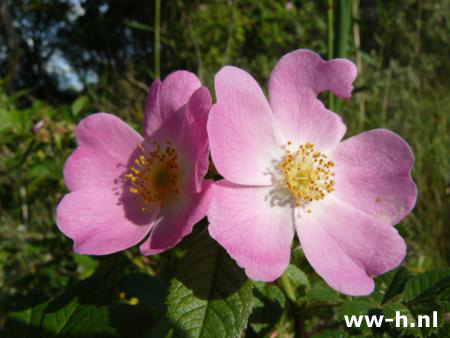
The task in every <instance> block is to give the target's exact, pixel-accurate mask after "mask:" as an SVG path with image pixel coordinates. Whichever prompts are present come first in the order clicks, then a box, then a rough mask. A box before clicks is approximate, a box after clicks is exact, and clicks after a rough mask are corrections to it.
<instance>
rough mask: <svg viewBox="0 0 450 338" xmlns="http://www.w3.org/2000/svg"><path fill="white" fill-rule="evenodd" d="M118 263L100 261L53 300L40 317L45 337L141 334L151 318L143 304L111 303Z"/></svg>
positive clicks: (119, 268) (115, 260)
mask: <svg viewBox="0 0 450 338" xmlns="http://www.w3.org/2000/svg"><path fill="white" fill-rule="evenodd" d="M121 271H122V269H121V265H120V262H118V261H117V259H116V258H115V257H114V256H111V257H107V258H106V259H104V260H103V261H101V263H100V266H99V268H98V269H97V271H96V272H95V274H94V275H93V276H92V277H90V278H88V279H86V280H83V281H81V282H80V283H78V284H77V285H76V286H74V287H73V288H71V289H68V290H67V291H66V292H64V293H63V294H62V295H61V296H59V297H57V298H56V299H54V300H52V301H51V302H50V303H49V305H48V306H47V308H46V310H45V314H44V317H43V320H42V328H41V330H42V331H41V332H42V335H43V336H45V337H46V338H47V337H142V336H143V335H144V334H145V333H146V332H148V331H149V330H150V328H151V324H152V322H153V318H152V317H151V316H150V314H149V313H148V312H147V310H146V307H145V306H142V305H136V306H132V305H128V304H114V301H115V300H116V298H117V297H116V291H117V281H118V279H119V277H120V274H121Z"/></svg>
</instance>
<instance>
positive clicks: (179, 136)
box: [144, 87, 211, 193]
mask: <svg viewBox="0 0 450 338" xmlns="http://www.w3.org/2000/svg"><path fill="white" fill-rule="evenodd" d="M210 107H211V96H210V95H209V91H208V89H207V88H205V87H201V88H199V89H197V90H196V91H195V92H194V94H193V95H192V97H191V98H190V100H189V101H188V104H186V105H185V106H183V107H182V108H181V109H179V110H178V111H176V112H175V113H173V114H172V115H171V117H169V118H168V119H166V120H164V123H163V124H162V125H161V127H160V128H159V129H158V130H157V131H155V132H154V133H153V134H152V135H149V136H147V137H146V138H145V142H144V146H145V147H146V148H147V150H148V151H149V152H150V151H152V150H153V147H154V145H153V143H154V142H156V143H158V144H160V145H166V144H167V142H170V144H171V146H172V147H173V148H174V149H175V151H176V153H177V157H178V165H179V166H180V174H181V176H180V181H181V186H180V187H179V188H180V189H182V190H187V191H189V192H192V193H196V192H199V191H200V190H201V188H202V181H203V177H204V176H205V175H206V173H207V171H208V164H209V163H208V156H209V148H208V137H207V133H206V121H207V117H208V112H209V108H210Z"/></svg>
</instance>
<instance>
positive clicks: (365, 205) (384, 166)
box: [333, 129, 417, 225]
mask: <svg viewBox="0 0 450 338" xmlns="http://www.w3.org/2000/svg"><path fill="white" fill-rule="evenodd" d="M333 158H334V162H335V168H334V171H335V173H336V184H335V188H336V191H335V193H334V194H335V196H336V197H337V198H339V199H342V200H344V201H346V202H347V203H349V204H351V205H353V206H354V207H356V208H358V209H360V210H361V211H364V212H366V213H368V214H370V215H373V216H375V217H377V218H379V219H380V220H381V221H383V222H385V223H389V224H392V225H393V224H396V223H398V222H399V221H400V220H402V219H403V218H404V217H405V216H406V215H407V214H408V213H409V212H410V211H411V210H412V208H413V207H414V205H415V202H416V198H417V189H416V185H415V184H414V182H413V180H412V179H411V169H412V166H413V162H414V157H413V154H412V152H411V149H410V147H409V145H408V144H407V143H406V142H405V141H404V140H403V139H402V138H401V137H400V136H398V135H396V134H394V133H393V132H391V131H389V130H386V129H376V130H371V131H368V132H365V133H362V134H359V135H357V136H354V137H352V138H350V139H348V140H346V141H344V142H342V143H341V144H340V145H339V146H338V147H337V149H336V153H335V154H334V155H333Z"/></svg>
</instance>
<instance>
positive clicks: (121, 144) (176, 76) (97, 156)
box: [56, 71, 212, 255]
mask: <svg viewBox="0 0 450 338" xmlns="http://www.w3.org/2000/svg"><path fill="white" fill-rule="evenodd" d="M210 107H211V97H210V95H209V91H208V89H207V88H205V87H201V83H200V81H199V80H198V78H197V77H196V76H195V75H194V74H192V73H189V72H187V71H177V72H174V73H172V74H170V75H169V76H168V77H167V78H166V79H165V80H164V81H163V82H162V83H161V81H159V80H156V81H155V82H154V83H153V85H152V86H151V88H150V91H149V96H148V99H147V104H146V107H145V120H144V128H145V134H144V137H142V136H140V135H139V134H138V133H137V132H135V131H134V130H133V129H132V128H131V127H129V126H128V125H127V124H125V123H124V122H123V121H122V120H120V119H119V118H117V117H115V116H114V115H111V114H106V113H98V114H94V115H91V116H89V117H87V118H85V119H84V120H82V121H81V122H80V123H79V124H78V126H77V130H76V135H77V141H78V148H77V149H76V151H75V152H74V153H73V154H72V155H71V156H70V157H69V158H68V160H67V162H66V164H65V167H64V180H65V183H66V186H67V187H68V189H69V191H70V192H69V193H68V194H67V195H65V196H64V198H63V199H62V201H61V202H60V204H59V205H58V208H57V210H56V222H57V225H58V227H59V229H60V230H61V231H62V232H63V233H64V234H65V235H67V236H68V237H70V238H72V239H73V240H74V250H75V251H76V252H79V253H84V254H91V255H104V254H110V253H113V252H117V251H121V250H124V249H127V248H129V247H131V246H133V245H136V244H137V243H139V242H141V241H142V240H144V238H145V237H146V236H147V235H148V234H149V233H150V235H149V236H148V237H147V238H146V239H145V241H144V242H143V243H142V244H141V246H140V249H141V252H142V253H143V254H144V255H151V254H156V253H159V252H162V251H165V250H167V249H169V248H171V247H173V246H174V245H175V244H177V243H178V242H179V241H180V240H181V238H183V237H184V236H186V235H187V234H189V233H190V232H191V231H192V227H193V226H194V224H195V223H197V222H198V221H200V220H201V219H202V218H203V217H204V216H205V214H206V210H207V209H208V206H209V204H210V201H211V198H212V181H210V180H203V178H204V176H205V174H206V172H207V170H208V152H209V148H208V138H207V133H206V121H207V117H208V112H209V109H210Z"/></svg>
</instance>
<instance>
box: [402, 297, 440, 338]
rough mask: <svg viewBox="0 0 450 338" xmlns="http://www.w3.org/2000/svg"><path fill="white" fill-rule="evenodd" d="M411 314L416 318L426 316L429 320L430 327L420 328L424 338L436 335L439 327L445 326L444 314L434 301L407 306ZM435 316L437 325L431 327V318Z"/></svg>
mask: <svg viewBox="0 0 450 338" xmlns="http://www.w3.org/2000/svg"><path fill="white" fill-rule="evenodd" d="M408 308H409V309H410V310H411V313H412V314H413V315H414V316H415V317H416V318H418V316H428V317H429V318H430V327H425V326H424V325H423V326H422V327H421V328H420V330H421V332H422V335H423V336H424V337H429V336H430V335H431V334H433V333H436V332H437V331H438V330H439V328H440V327H442V326H443V325H444V324H445V312H444V311H443V309H442V308H441V307H440V306H439V304H438V303H436V302H435V301H426V302H415V303H411V304H410V305H408ZM434 315H436V319H437V325H436V326H435V325H433V316H434Z"/></svg>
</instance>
